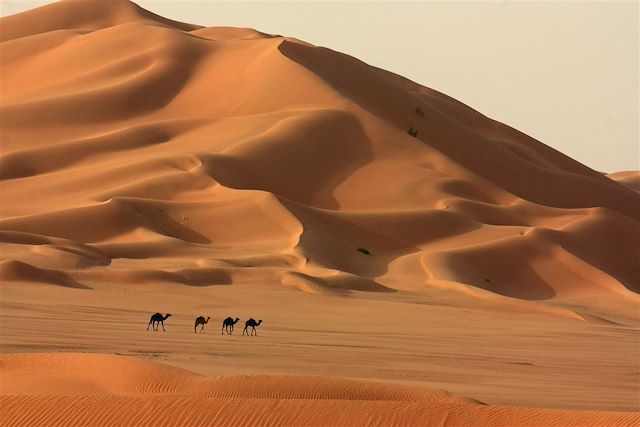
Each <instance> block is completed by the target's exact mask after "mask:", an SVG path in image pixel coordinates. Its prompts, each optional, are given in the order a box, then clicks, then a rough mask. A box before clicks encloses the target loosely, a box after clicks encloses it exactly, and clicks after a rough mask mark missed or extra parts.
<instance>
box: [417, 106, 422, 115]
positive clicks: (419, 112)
mask: <svg viewBox="0 0 640 427" xmlns="http://www.w3.org/2000/svg"><path fill="white" fill-rule="evenodd" d="M416 114H417V115H419V116H424V110H423V109H422V107H420V106H417V107H416Z"/></svg>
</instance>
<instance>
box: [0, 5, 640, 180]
mask: <svg viewBox="0 0 640 427" xmlns="http://www.w3.org/2000/svg"><path fill="white" fill-rule="evenodd" d="M106 1H108V0H106ZM46 3H50V1H38V0H35V1H34V0H17V1H16V0H0V14H1V15H3V16H4V15H10V14H13V13H17V12H20V11H23V10H26V9H29V8H32V7H35V6H39V5H43V4H46ZM136 3H138V4H139V5H140V6H142V7H144V8H145V9H148V10H150V11H152V12H154V13H157V14H159V15H162V16H165V17H167V18H171V19H175V20H178V21H185V22H189V23H193V24H199V25H204V26H217V25H223V26H237V27H251V28H255V29H257V30H260V31H263V32H267V33H273V34H281V35H286V36H291V37H296V38H299V39H302V40H305V41H307V42H310V43H313V44H315V45H320V46H325V47H329V48H331V49H334V50H337V51H340V52H344V53H347V54H349V55H352V56H355V57H356V58H358V59H361V60H363V61H365V62H367V63H369V64H371V65H374V66H376V67H380V68H384V69H386V70H389V71H392V72H395V73H397V74H400V75H403V76H405V77H407V78H409V79H411V80H413V81H415V82H418V83H420V84H422V85H425V86H428V87H431V88H433V89H436V90H438V91H441V92H444V93H446V94H447V95H449V96H452V97H454V98H456V99H458V100H460V101H462V102H464V103H465V104H467V105H469V106H471V107H473V108H474V109H476V110H478V111H480V112H481V113H483V114H485V115H487V116H489V117H492V118H494V119H496V120H499V121H501V122H503V123H506V124H508V125H510V126H512V127H514V128H516V129H518V130H520V131H522V132H524V133H527V134H529V135H531V136H533V137H534V138H536V139H538V140H540V141H542V142H543V143H545V144H547V145H550V146H551V147H553V148H555V149H557V150H559V151H561V152H563V153H564V154H566V155H568V156H570V157H573V158H574V159H576V160H578V161H580V162H582V163H584V164H586V165H587V166H589V167H591V168H593V169H596V170H599V171H603V172H612V171H621V170H638V169H640V107H639V104H640V87H639V63H640V46H639V44H640V43H639V39H640V34H639V32H640V25H639V20H640V3H639V2H638V1H637V0H631V1H614V0H609V1H591V2H587V1H578V0H576V1H529V2H523V1H466V2H460V1H410V2H401V1H334V2H327V1H288V2H274V1H265V0H263V1H238V0H236V1H233V2H223V1H213V0H187V1H182V0H139V1H137V2H136Z"/></svg>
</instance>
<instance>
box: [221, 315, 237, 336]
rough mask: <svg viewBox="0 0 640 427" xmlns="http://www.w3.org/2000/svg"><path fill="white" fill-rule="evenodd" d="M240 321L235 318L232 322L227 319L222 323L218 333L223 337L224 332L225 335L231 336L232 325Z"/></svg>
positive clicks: (229, 318)
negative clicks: (225, 332)
mask: <svg viewBox="0 0 640 427" xmlns="http://www.w3.org/2000/svg"><path fill="white" fill-rule="evenodd" d="M239 321H240V319H238V318H237V317H236V320H233V319H232V318H231V317H227V318H226V319H224V321H223V322H222V331H220V334H221V335H224V331H225V330H226V331H227V335H231V334H232V333H233V325H235V324H236V323H238V322H239Z"/></svg>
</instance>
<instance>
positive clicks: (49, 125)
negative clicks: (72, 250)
mask: <svg viewBox="0 0 640 427" xmlns="http://www.w3.org/2000/svg"><path fill="white" fill-rule="evenodd" d="M142 34H144V36H142ZM2 39H3V43H2V46H1V49H2V55H3V58H4V59H5V60H4V61H3V66H2V92H3V96H2V105H1V106H0V111H1V112H2V115H3V131H2V147H3V148H2V156H1V157H0V164H1V165H2V167H1V169H0V170H1V171H2V177H3V191H2V197H3V199H4V200H5V201H11V203H6V202H5V203H3V206H2V220H0V226H1V227H2V229H5V230H10V231H14V232H21V233H32V234H37V235H42V236H50V237H56V238H63V239H67V240H69V241H71V242H78V243H81V244H89V245H93V246H92V248H93V249H92V250H98V251H100V249H99V248H97V246H96V245H103V244H111V243H114V242H119V243H121V244H128V243H133V242H135V241H137V240H139V239H141V238H142V239H144V240H146V241H148V242H151V241H157V242H161V241H163V240H164V239H165V238H167V237H168V238H170V239H177V240H179V241H182V242H185V243H187V244H188V245H205V247H206V246H208V247H209V248H210V249H211V251H210V253H209V255H204V256H205V257H208V258H213V259H215V258H219V257H220V251H219V250H217V249H219V248H221V247H224V248H231V247H234V248H236V249H237V251H235V252H233V255H232V257H240V258H246V257H252V256H255V255H259V256H278V254H279V253H282V252H287V251H292V250H295V251H296V252H297V253H299V255H300V256H299V257H298V259H303V260H304V259H307V260H310V261H308V262H302V263H297V264H295V267H291V266H287V267H283V268H284V269H285V270H287V271H288V272H290V273H294V275H296V274H298V275H299V274H302V275H306V276H309V277H311V279H312V281H315V282H322V281H324V280H326V279H325V278H324V277H316V278H313V276H314V274H318V273H319V272H321V271H323V269H324V270H326V269H329V270H331V271H344V272H346V273H349V274H351V275H352V277H353V278H354V280H353V288H354V289H362V285H360V284H357V283H364V281H362V280H360V279H359V278H358V277H357V276H360V277H361V278H363V279H365V281H367V280H368V281H369V282H371V283H374V282H380V283H382V284H383V285H384V287H388V288H392V289H393V288H394V277H393V276H392V275H391V272H390V271H389V266H390V264H392V263H393V262H394V260H396V259H398V258H399V257H403V256H404V255H405V254H406V253H409V252H422V254H423V256H422V257H420V258H415V260H416V262H418V263H419V265H417V266H415V267H412V268H411V269H412V271H414V272H416V273H417V275H416V276H415V277H414V280H415V282H416V283H419V284H420V285H419V286H420V287H422V286H424V284H427V283H428V281H429V280H431V279H436V280H441V279H446V280H453V281H456V282H460V283H464V284H468V285H471V286H477V287H480V288H484V289H489V290H491V291H493V292H496V293H497V294H502V295H506V296H511V297H517V298H525V299H549V298H553V297H554V296H556V295H562V294H564V291H563V290H562V289H560V288H559V287H561V286H565V285H562V284H561V282H562V283H566V282H578V281H579V282H581V283H580V285H575V286H574V285H570V286H571V287H572V289H573V291H572V292H573V293H580V292H584V293H586V294H591V293H593V292H596V293H597V292H605V293H606V292H609V291H613V292H614V293H616V294H618V293H620V292H623V291H624V288H626V289H630V290H632V291H634V292H637V290H638V286H639V284H638V277H640V265H639V264H638V262H637V261H630V260H625V259H624V258H621V257H619V256H616V255H614V254H613V253H612V252H611V251H603V250H601V248H602V247H603V245H605V246H606V245H607V244H608V243H607V242H618V243H617V245H619V246H618V247H617V251H618V252H620V253H628V251H629V249H632V248H634V247H637V245H638V242H639V241H640V232H639V231H638V230H639V228H638V227H637V226H636V225H637V214H638V196H637V194H635V193H634V192H632V191H630V190H629V189H628V188H627V187H625V186H623V185H619V184H616V183H614V182H613V181H611V180H609V179H607V178H606V177H604V176H602V175H601V174H599V173H596V172H594V171H592V170H590V169H588V168H586V167H585V166H583V165H580V164H579V163H577V162H575V161H573V160H571V159H569V158H567V157H566V156H563V155H562V154H560V153H557V152H556V151H554V150H552V149H550V148H549V147H546V146H545V145H543V144H541V143H539V142H537V141H534V140H532V139H531V138H529V137H527V136H526V135H523V134H521V133H519V132H517V131H515V130H513V129H511V128H508V127H507V126H504V125H502V124H500V123H497V122H495V121H493V120H491V119H488V118H486V117H484V116H482V115H481V114H479V113H478V112H476V111H474V110H472V109H471V108H469V107H467V106H465V105H463V104H460V103H458V102H457V101H455V100H453V99H451V98H448V97H446V96H445V95H442V94H440V93H438V92H435V91H433V90H431V89H427V88H424V87H421V86H419V85H416V84H414V83H412V82H409V81H407V80H404V79H402V78H401V77H399V76H395V75H393V74H391V73H388V72H385V71H383V70H378V69H375V68H372V67H370V66H368V65H366V64H364V63H362V62H360V61H357V60H356V59H354V58H351V57H348V56H346V55H342V54H340V53H337V52H334V51H331V50H328V49H324V48H317V47H314V46H311V45H309V44H307V43H304V42H300V41H298V40H295V39H290V38H283V37H280V36H271V35H268V34H264V33H260V32H258V31H255V30H249V29H236V28H228V27H219V28H208V29H207V28H201V27H197V26H191V25H188V24H181V23H176V22H173V21H170V20H167V19H164V18H161V17H158V16H155V15H153V14H151V13H149V12H146V11H144V10H142V9H140V8H138V7H137V6H136V5H134V4H132V3H129V2H126V1H117V2H96V3H95V5H94V7H92V6H90V5H89V4H88V3H86V2H78V1H63V2H60V3H56V4H53V5H49V6H46V7H44V8H39V9H35V10H33V11H29V12H26V13H23V14H18V15H16V16H10V17H7V18H4V19H3V30H2ZM25 52H30V54H29V55H27V54H26V53H25ZM238 70H241V72H238ZM211 76H215V78H211ZM285 86H286V88H285ZM372 88H375V90H372ZM416 107H420V108H422V109H423V111H424V114H423V115H418V114H416V113H415V111H414V110H415V109H416ZM410 126H412V127H415V128H416V129H418V130H419V134H418V137H417V138H412V137H411V136H409V135H408V134H407V133H406V130H407V129H408V127H410ZM80 177H81V178H80ZM372 189H374V190H373V191H372ZM265 193H266V194H265ZM598 209H599V210H598ZM276 224H277V225H276ZM578 224H582V225H581V226H578ZM489 230H491V233H489V232H488V231H489ZM531 231H535V233H536V234H533V235H531V234H529V233H530V232H531ZM521 235H525V237H524V238H520V236H521ZM143 236H144V237H143ZM527 236H535V238H533V237H527ZM543 236H544V237H543ZM605 236H606V237H605ZM478 244H480V245H481V246H478ZM241 247H242V249H240V248H241ZM358 247H366V248H367V249H368V250H369V251H370V252H372V253H373V254H374V256H372V257H369V258H367V259H363V258H362V256H361V254H360V253H358V252H357V251H356V249H357V248H358ZM22 248H23V251H20V250H18V248H17V247H16V248H13V250H12V251H11V253H12V258H11V259H13V260H15V261H18V262H22V263H29V262H30V261H33V259H32V258H33V257H32V256H31V255H29V253H31V252H33V247H32V246H31V245H22ZM193 249H194V250H197V251H198V252H201V253H203V252H204V253H206V252H207V251H206V250H204V248H203V247H197V248H193ZM167 250H168V247H167V246H166V245H165V246H164V249H163V250H162V251H163V252H165V255H166V257H167V258H168V257H170V254H168V253H166V251H167ZM21 252H22V253H21ZM471 253H478V254H479V256H480V258H478V257H476V256H475V255H474V256H473V257H472V258H470V256H471V255H470V254H471ZM506 254H508V257H509V259H510V260H511V261H510V262H508V263H504V262H503V260H504V258H503V255H506ZM228 255H229V254H226V255H225V256H224V258H229V256H228ZM556 255H558V256H561V257H563V258H566V259H575V262H573V261H572V262H569V263H558V262H555V259H556ZM103 256H105V257H106V255H104V254H103ZM55 258H56V257H55V256H51V257H49V258H48V259H47V262H46V264H47V268H49V269H51V270H58V271H59V272H60V273H61V274H66V275H69V276H70V277H74V268H73V267H70V266H69V264H68V263H65V262H64V261H63V259H61V260H60V261H61V262H60V263H59V264H58V265H55V264H56V263H55ZM178 258H180V257H179V256H178ZM436 260H438V261H436ZM36 264H37V263H36ZM171 264H173V262H171ZM436 264H437V266H436ZM505 264H507V265H505ZM569 264H570V265H569ZM34 266H35V267H38V265H34ZM444 266H449V267H446V268H445V267H444ZM91 268H93V269H94V270H98V269H100V268H104V266H103V265H94V266H93V267H91ZM155 268H158V265H157V264H156V266H154V269H155ZM160 270H161V271H169V269H163V268H160ZM498 270H500V271H501V273H500V274H497V273H496V272H497V271H498ZM14 271H16V270H15V269H14ZM16 274H17V273H16ZM149 274H151V277H155V275H154V274H153V273H152V272H150V273H149ZM158 274H163V273H162V272H160V273H158ZM98 276H100V277H107V276H108V271H104V272H101V273H96V274H94V277H98ZM488 276H493V279H492V278H491V277H488ZM116 277H118V276H114V279H115V278H116ZM287 277H292V276H290V275H289V276H287ZM527 277H529V278H528V279H527ZM551 277H558V278H562V279H558V280H553V279H550V278H551ZM26 278H27V277H26V276H25V279H26ZM487 279H488V280H489V281H491V282H489V281H487ZM565 279H566V280H565ZM616 281H617V282H618V284H617V285H616ZM345 284H346V286H347V287H349V285H348V281H346V282H345ZM341 286H345V285H341ZM616 286H617V287H618V288H620V289H615V288H616ZM374 288H375V287H373V288H372V290H375V289H374ZM378 289H383V287H379V288H378ZM626 297H628V298H636V296H635V295H632V294H628V295H626Z"/></svg>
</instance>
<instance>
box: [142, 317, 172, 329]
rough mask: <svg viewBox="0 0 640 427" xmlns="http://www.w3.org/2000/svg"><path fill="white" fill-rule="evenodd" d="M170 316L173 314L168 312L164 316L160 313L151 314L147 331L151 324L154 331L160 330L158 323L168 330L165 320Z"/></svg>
mask: <svg viewBox="0 0 640 427" xmlns="http://www.w3.org/2000/svg"><path fill="white" fill-rule="evenodd" d="M169 317H171V314H169V313H167V315H166V316H163V315H162V314H160V313H156V314H154V315H153V316H151V319H149V324H148V325H147V331H148V330H149V326H151V327H152V328H153V330H154V331H157V330H158V323H159V324H161V325H162V330H163V331H165V332H166V330H165V329H164V321H165V320H167V319H168V318H169Z"/></svg>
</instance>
